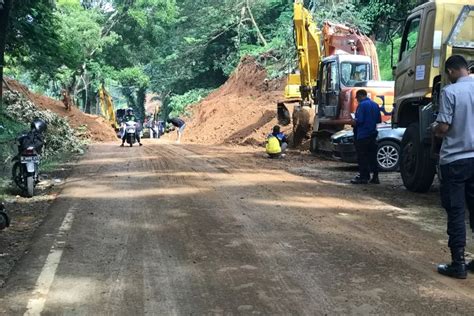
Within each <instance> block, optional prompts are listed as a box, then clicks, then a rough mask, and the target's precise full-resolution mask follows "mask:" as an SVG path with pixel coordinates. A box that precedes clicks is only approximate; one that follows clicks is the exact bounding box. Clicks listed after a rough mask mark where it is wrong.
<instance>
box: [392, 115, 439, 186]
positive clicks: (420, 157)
mask: <svg viewBox="0 0 474 316" xmlns="http://www.w3.org/2000/svg"><path fill="white" fill-rule="evenodd" d="M400 172H401V175H402V180H403V184H404V185H405V187H406V188H407V189H408V190H409V191H412V192H420V193H421V192H427V191H428V190H429V189H430V187H431V184H433V179H434V176H435V172H436V168H435V164H434V161H433V160H432V159H431V158H430V148H429V147H428V146H426V145H424V144H422V143H421V141H420V129H419V125H418V123H413V124H411V125H410V126H408V128H407V129H406V131H405V134H404V135H403V139H402V157H401V161H400Z"/></svg>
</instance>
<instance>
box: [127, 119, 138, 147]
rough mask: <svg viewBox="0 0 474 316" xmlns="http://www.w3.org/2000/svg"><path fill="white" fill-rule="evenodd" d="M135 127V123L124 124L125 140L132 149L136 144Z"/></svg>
mask: <svg viewBox="0 0 474 316" xmlns="http://www.w3.org/2000/svg"><path fill="white" fill-rule="evenodd" d="M137 125H138V124H137V122H134V121H128V122H125V134H126V138H125V140H126V141H127V144H129V145H130V147H133V144H135V143H136V142H137V127H138V126H137Z"/></svg>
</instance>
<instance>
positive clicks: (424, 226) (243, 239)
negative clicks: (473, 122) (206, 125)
mask: <svg viewBox="0 0 474 316" xmlns="http://www.w3.org/2000/svg"><path fill="white" fill-rule="evenodd" d="M290 156H291V155H290ZM315 164H316V165H317V166H319V167H317V168H316V169H312V171H311V170H309V169H311V168H313V167H314V165H315ZM315 164H309V163H305V161H304V159H303V158H301V159H300V158H298V157H296V158H291V157H290V158H288V159H287V160H283V161H273V160H268V159H265V158H263V156H262V155H261V154H260V153H259V152H257V151H256V150H254V149H242V148H230V147H221V148H216V147H205V146H197V145H173V144H167V143H147V144H146V146H144V147H141V148H135V147H134V148H119V147H118V146H117V144H100V145H94V146H92V147H91V149H90V151H89V153H88V154H87V155H86V156H85V157H84V158H83V159H82V160H81V161H80V162H79V163H78V165H77V167H76V168H75V171H74V172H73V175H72V176H71V177H70V178H69V179H68V181H67V184H66V185H65V188H64V190H63V191H62V193H61V194H60V196H59V197H58V199H57V200H56V201H55V202H54V203H53V204H52V206H51V209H50V211H49V215H48V217H47V219H46V220H45V222H44V224H43V225H42V226H41V228H40V229H39V230H38V231H37V233H36V234H35V236H34V239H33V241H32V246H31V248H30V251H29V252H28V253H27V254H26V255H25V256H24V257H23V258H22V260H21V261H20V262H19V263H18V264H17V266H16V267H15V269H14V271H13V273H12V275H11V276H10V278H9V279H8V280H7V283H6V285H5V287H4V288H3V289H2V290H1V292H0V295H1V297H2V299H1V300H0V311H1V312H2V313H3V314H6V315H22V314H26V315H38V314H42V315H58V314H59V315H60V314H70V315H103V314H108V315H143V314H150V315H371V314H377V315H405V314H406V315H446V314H461V315H462V314H464V315H473V313H474V275H470V278H469V279H468V280H463V281H459V280H452V279H449V278H446V277H442V276H440V275H438V274H437V273H436V272H435V263H437V262H438V261H440V260H441V261H442V260H446V259H447V258H448V254H447V252H446V244H445V239H446V238H445V235H444V233H443V230H444V226H443V225H444V215H443V214H442V213H440V210H439V207H438V208H437V206H436V205H437V203H438V202H437V201H436V199H435V198H434V196H435V193H432V194H431V196H430V195H428V196H430V197H429V199H427V200H426V202H423V201H425V200H423V199H424V198H423V197H421V196H420V195H413V194H411V193H408V192H406V191H404V190H403V189H400V188H399V187H395V186H390V185H385V186H384V185H382V186H379V187H376V186H369V187H353V186H350V185H348V184H346V183H345V182H344V181H340V180H339V179H338V178H337V174H339V175H340V172H339V173H337V172H334V171H333V172H332V173H331V172H329V171H327V170H325V168H329V167H327V166H329V165H331V164H333V163H330V162H324V161H320V162H317V163H315ZM318 164H319V165H318ZM326 165H327V166H326ZM305 168H306V169H307V171H308V172H305V171H304V170H305ZM318 168H319V169H318ZM351 173H352V171H351ZM351 173H348V172H346V173H344V176H348V174H349V175H350V174H351ZM303 174H304V175H303ZM384 177H388V175H387V176H385V175H383V176H382V181H383V180H384V179H385V178H384ZM374 192H376V193H374ZM411 201H413V202H411ZM417 201H418V202H419V204H416V203H417ZM420 201H421V202H420ZM430 210H433V213H430ZM430 214H432V215H430Z"/></svg>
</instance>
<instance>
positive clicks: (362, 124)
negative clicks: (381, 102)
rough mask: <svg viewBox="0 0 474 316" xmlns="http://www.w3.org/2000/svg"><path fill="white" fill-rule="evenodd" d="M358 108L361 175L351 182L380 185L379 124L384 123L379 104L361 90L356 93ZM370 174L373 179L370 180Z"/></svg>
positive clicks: (356, 131)
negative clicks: (371, 173) (378, 161)
mask: <svg viewBox="0 0 474 316" xmlns="http://www.w3.org/2000/svg"><path fill="white" fill-rule="evenodd" d="M356 98H357V102H359V106H358V107H357V110H356V113H355V118H354V120H353V122H352V125H353V126H354V143H355V147H356V151H357V163H358V164H359V175H358V176H356V177H355V178H354V179H352V180H351V183H352V184H367V183H369V180H370V183H373V184H379V183H380V181H379V172H378V166H377V133H378V132H377V124H379V123H381V122H382V118H381V115H380V109H379V106H378V104H377V103H375V102H374V101H372V100H371V99H369V98H368V97H367V91H365V90H363V89H361V90H359V91H357V93H356ZM370 172H373V177H372V179H370Z"/></svg>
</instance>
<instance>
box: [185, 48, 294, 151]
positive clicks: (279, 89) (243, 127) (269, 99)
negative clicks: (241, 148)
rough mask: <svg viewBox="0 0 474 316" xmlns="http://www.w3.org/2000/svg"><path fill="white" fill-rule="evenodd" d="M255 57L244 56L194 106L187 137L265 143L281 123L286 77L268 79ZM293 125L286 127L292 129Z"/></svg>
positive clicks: (190, 139) (214, 141)
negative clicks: (219, 84) (279, 108)
mask: <svg viewBox="0 0 474 316" xmlns="http://www.w3.org/2000/svg"><path fill="white" fill-rule="evenodd" d="M266 78H267V72H266V71H265V69H264V68H263V67H262V66H261V65H259V64H258V63H257V62H256V61H255V59H253V58H251V57H246V58H244V59H242V61H241V63H240V65H239V67H238V68H237V69H236V70H235V72H234V73H233V74H232V76H231V77H230V78H229V80H228V81H227V82H226V83H225V84H224V85H223V86H222V87H220V88H219V89H217V90H216V91H214V92H213V93H211V94H210V95H209V96H208V97H206V98H205V99H204V100H202V101H201V102H200V103H198V104H196V105H193V106H192V117H191V119H189V120H188V122H187V126H188V127H187V129H186V131H185V135H184V140H185V141H188V142H195V143H202V144H222V143H227V144H241V145H257V144H261V143H262V142H263V141H264V140H265V137H266V136H267V135H268V134H269V133H270V132H271V130H272V127H273V126H274V125H276V124H277V101H278V100H281V99H282V98H283V90H284V84H285V82H284V80H270V81H268V80H266ZM289 129H290V127H287V128H284V129H283V130H284V131H288V130H289Z"/></svg>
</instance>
